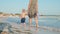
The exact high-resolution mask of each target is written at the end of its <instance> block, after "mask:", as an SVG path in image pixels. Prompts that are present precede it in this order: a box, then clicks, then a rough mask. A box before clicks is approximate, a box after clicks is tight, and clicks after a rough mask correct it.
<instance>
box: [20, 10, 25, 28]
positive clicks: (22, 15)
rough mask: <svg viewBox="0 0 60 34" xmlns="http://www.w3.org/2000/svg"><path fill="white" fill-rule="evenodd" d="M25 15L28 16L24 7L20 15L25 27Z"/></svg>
mask: <svg viewBox="0 0 60 34" xmlns="http://www.w3.org/2000/svg"><path fill="white" fill-rule="evenodd" d="M25 16H26V12H25V9H22V13H21V15H20V17H21V24H22V25H23V26H24V28H26V24H25Z"/></svg>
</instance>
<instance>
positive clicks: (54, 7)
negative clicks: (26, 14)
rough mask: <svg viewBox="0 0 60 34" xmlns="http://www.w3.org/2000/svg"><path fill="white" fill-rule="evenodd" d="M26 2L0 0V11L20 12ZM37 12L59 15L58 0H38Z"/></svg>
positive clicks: (59, 4)
mask: <svg viewBox="0 0 60 34" xmlns="http://www.w3.org/2000/svg"><path fill="white" fill-rule="evenodd" d="M28 4H29V0H0V12H4V13H13V14H15V13H21V12H22V9H25V10H27V9H28ZM38 14H41V15H60V0H38Z"/></svg>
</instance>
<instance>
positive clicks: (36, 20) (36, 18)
mask: <svg viewBox="0 0 60 34" xmlns="http://www.w3.org/2000/svg"><path fill="white" fill-rule="evenodd" d="M35 22H36V28H38V17H37V16H36V17H35Z"/></svg>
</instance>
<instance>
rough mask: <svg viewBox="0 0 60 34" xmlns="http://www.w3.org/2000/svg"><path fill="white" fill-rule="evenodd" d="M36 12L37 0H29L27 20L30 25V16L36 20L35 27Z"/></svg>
mask: <svg viewBox="0 0 60 34" xmlns="http://www.w3.org/2000/svg"><path fill="white" fill-rule="evenodd" d="M37 13H38V0H30V2H29V6H28V16H29V22H30V26H31V23H32V18H34V19H35V22H36V28H37V27H38V17H37Z"/></svg>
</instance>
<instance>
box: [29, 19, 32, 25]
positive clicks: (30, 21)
mask: <svg viewBox="0 0 60 34" xmlns="http://www.w3.org/2000/svg"><path fill="white" fill-rule="evenodd" d="M31 24H32V18H29V25H30V26H31Z"/></svg>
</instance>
